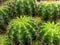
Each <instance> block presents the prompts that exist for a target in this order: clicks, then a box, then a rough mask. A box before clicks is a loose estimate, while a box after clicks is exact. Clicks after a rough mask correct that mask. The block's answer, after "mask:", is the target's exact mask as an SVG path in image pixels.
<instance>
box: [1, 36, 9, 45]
mask: <svg viewBox="0 0 60 45" xmlns="http://www.w3.org/2000/svg"><path fill="white" fill-rule="evenodd" d="M0 45H10V42H9V39H8V37H7V36H5V35H0Z"/></svg>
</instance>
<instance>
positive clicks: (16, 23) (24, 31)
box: [8, 16, 38, 45]
mask: <svg viewBox="0 0 60 45" xmlns="http://www.w3.org/2000/svg"><path fill="white" fill-rule="evenodd" d="M37 29H38V28H37V25H36V24H35V22H34V21H33V20H32V19H31V18H30V17H26V16H24V17H22V16H21V17H20V18H16V19H13V20H12V21H11V22H10V24H9V26H8V30H9V31H8V35H9V37H10V39H11V40H12V41H13V42H14V43H15V45H18V44H24V45H27V44H29V43H31V42H32V41H33V40H35V39H36V35H37V33H36V32H37Z"/></svg>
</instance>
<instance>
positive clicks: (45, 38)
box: [39, 22, 60, 45]
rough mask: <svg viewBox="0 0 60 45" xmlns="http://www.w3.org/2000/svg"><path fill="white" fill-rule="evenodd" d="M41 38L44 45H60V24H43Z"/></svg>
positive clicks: (40, 32)
mask: <svg viewBox="0 0 60 45" xmlns="http://www.w3.org/2000/svg"><path fill="white" fill-rule="evenodd" d="M39 39H40V44H42V45H60V25H59V24H54V22H52V23H50V22H47V23H44V24H42V26H40V31H39Z"/></svg>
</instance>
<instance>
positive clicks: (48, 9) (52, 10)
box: [38, 2, 60, 21]
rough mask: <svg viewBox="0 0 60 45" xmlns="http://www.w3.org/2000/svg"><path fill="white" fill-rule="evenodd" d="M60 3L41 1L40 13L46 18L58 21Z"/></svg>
mask: <svg viewBox="0 0 60 45" xmlns="http://www.w3.org/2000/svg"><path fill="white" fill-rule="evenodd" d="M59 4H60V3H57V2H51V3H47V2H41V3H40V4H39V5H38V15H39V16H41V17H42V18H43V19H44V20H46V21H47V20H51V19H54V20H53V21H56V20H57V18H58V16H59V10H60V6H59Z"/></svg>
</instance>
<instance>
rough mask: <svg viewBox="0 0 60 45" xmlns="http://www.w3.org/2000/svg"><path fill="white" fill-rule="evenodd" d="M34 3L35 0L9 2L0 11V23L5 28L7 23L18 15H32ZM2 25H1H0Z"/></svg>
mask: <svg viewBox="0 0 60 45" xmlns="http://www.w3.org/2000/svg"><path fill="white" fill-rule="evenodd" d="M35 7H36V2H35V0H14V1H12V0H10V1H9V2H7V3H6V4H5V5H4V7H3V8H2V9H0V16H2V17H1V18H2V19H1V21H0V22H2V21H3V23H4V24H5V25H4V26H6V25H7V24H8V22H9V21H10V20H11V19H13V18H15V17H20V15H31V16H32V15H33V14H34V13H36V12H35ZM0 24H1V25H3V24H2V23H0Z"/></svg>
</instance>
